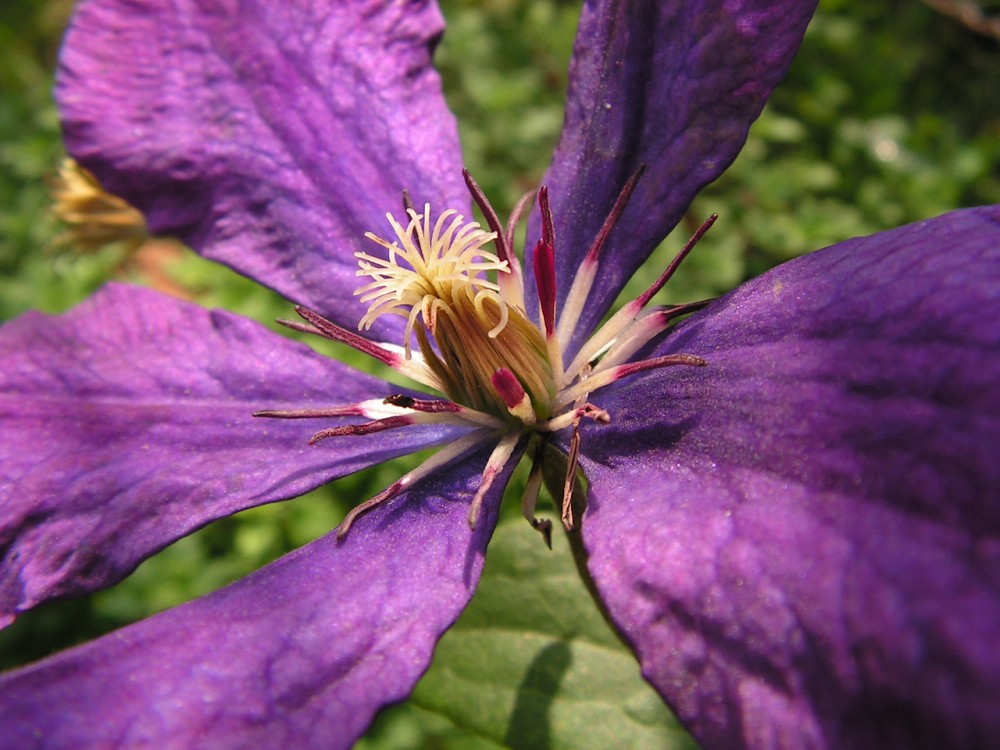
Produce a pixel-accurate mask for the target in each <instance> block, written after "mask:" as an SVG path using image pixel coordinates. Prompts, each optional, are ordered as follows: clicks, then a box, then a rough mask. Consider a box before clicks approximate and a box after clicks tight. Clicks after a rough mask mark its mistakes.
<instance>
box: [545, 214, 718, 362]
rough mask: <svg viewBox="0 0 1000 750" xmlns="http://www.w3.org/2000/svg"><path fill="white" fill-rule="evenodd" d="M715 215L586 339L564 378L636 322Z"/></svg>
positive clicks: (712, 222)
mask: <svg viewBox="0 0 1000 750" xmlns="http://www.w3.org/2000/svg"><path fill="white" fill-rule="evenodd" d="M718 218H719V215H718V214H712V215H711V216H709V217H708V218H707V219H706V220H705V221H704V222H702V225H701V226H700V227H699V228H698V230H697V231H696V232H695V233H694V234H693V235H691V238H690V239H689V240H688V241H687V243H686V244H685V245H684V247H682V248H681V250H680V252H679V253H677V255H676V256H675V257H674V259H673V260H672V261H671V262H670V265H668V266H667V268H666V270H665V271H664V272H663V273H662V274H660V276H659V278H658V279H657V280H656V281H655V282H653V284H652V286H650V287H649V288H648V289H647V290H646V291H645V292H643V293H642V294H641V295H639V297H637V298H636V299H634V300H632V301H631V302H628V303H626V304H625V305H624V306H622V308H621V309H620V310H618V312H616V313H615V314H614V315H612V316H611V318H610V319H609V320H608V322H607V323H605V324H604V325H603V326H601V327H600V328H599V329H598V330H597V332H596V333H594V334H593V335H592V336H591V337H590V338H589V339H588V340H587V342H586V343H585V344H584V345H583V346H582V347H581V349H580V351H579V352H577V354H576V356H575V357H574V358H573V362H572V363H571V364H570V366H569V367H568V368H566V375H565V377H566V379H567V380H568V381H569V380H572V379H573V378H575V377H576V376H577V375H578V374H579V373H580V371H581V370H582V369H583V367H584V366H585V365H586V364H587V363H588V362H591V361H593V360H594V358H595V357H596V356H597V355H598V353H599V352H600V351H601V350H603V349H604V348H606V347H607V346H608V345H609V344H610V342H611V341H613V340H614V339H615V338H616V337H617V336H618V335H619V334H620V333H621V332H622V331H623V330H625V328H627V327H628V326H629V325H631V324H632V322H633V321H635V319H636V318H637V317H638V316H639V314H640V313H641V312H642V310H643V308H644V307H645V306H646V305H647V304H649V301H650V300H651V299H652V298H653V295H655V294H656V293H657V292H659V291H660V289H662V288H663V285H664V284H666V283H667V281H669V280H670V278H671V277H672V276H673V275H674V273H675V272H676V271H677V269H678V268H679V267H680V265H681V263H682V262H683V261H684V259H685V258H687V256H688V254H689V253H690V252H691V251H692V250H693V249H694V247H695V245H697V244H698V242H699V241H700V240H701V238H702V237H704V236H705V233H706V232H707V231H708V230H709V229H711V228H712V225H713V224H714V223H715V222H716V220H717V219H718ZM574 283H575V282H574ZM588 291H589V289H588ZM704 304H707V301H706V302H702V303H698V302H695V303H691V305H692V306H694V305H701V306H704ZM695 309H699V308H694V307H692V308H689V309H687V310H685V312H694V310H695ZM681 314H683V313H680V312H677V313H676V314H675V315H674V316H673V317H677V316H679V315H681ZM564 315H565V312H564ZM561 322H562V321H560V323H561ZM560 340H561V339H560Z"/></svg>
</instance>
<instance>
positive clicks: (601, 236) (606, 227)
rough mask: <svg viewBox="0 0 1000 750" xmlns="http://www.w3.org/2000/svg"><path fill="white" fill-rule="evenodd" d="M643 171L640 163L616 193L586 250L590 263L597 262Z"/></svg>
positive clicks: (644, 168)
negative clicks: (588, 248) (592, 242)
mask: <svg viewBox="0 0 1000 750" xmlns="http://www.w3.org/2000/svg"><path fill="white" fill-rule="evenodd" d="M645 171H646V165H645V164H640V165H639V168H638V169H637V170H636V171H635V173H634V174H633V175H632V176H631V177H629V178H628V182H626V183H625V187H623V188H622V191H621V193H619V194H618V200H616V201H615V205H614V207H613V208H612V209H611V213H609V214H608V216H607V218H606V219H605V220H604V224H602V225H601V230H600V231H599V232H598V233H597V236H596V237H595V238H594V244H592V245H591V246H590V250H588V251H587V257H586V259H587V261H589V262H591V263H596V262H597V259H598V258H599V257H600V255H601V251H602V250H603V249H604V245H605V244H606V243H607V241H608V237H609V236H611V230H612V229H614V228H615V225H616V224H617V223H618V220H619V219H620V218H621V217H622V214H623V213H625V207H626V206H628V202H629V199H630V198H631V197H632V193H633V192H635V186H636V185H638V184H639V178H640V177H642V173H643V172H645Z"/></svg>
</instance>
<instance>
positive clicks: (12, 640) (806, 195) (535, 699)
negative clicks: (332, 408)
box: [0, 0, 1000, 748]
mask: <svg viewBox="0 0 1000 750" xmlns="http://www.w3.org/2000/svg"><path fill="white" fill-rule="evenodd" d="M442 5H443V6H444V11H445V15H446V17H447V18H448V19H449V22H450V27H449V31H448V33H447V35H446V37H445V40H444V42H443V44H442V46H441V48H440V50H439V53H438V61H439V66H440V68H441V70H442V74H443V76H444V79H445V85H446V91H447V95H448V97H449V101H450V102H451V104H452V106H453V108H454V109H455V111H456V113H457V114H458V116H459V120H460V123H461V128H462V138H463V142H464V146H465V150H466V161H467V164H468V166H469V167H470V169H472V171H473V173H474V174H475V175H476V176H477V178H478V179H479V180H480V182H481V183H482V184H483V186H484V188H485V189H486V191H487V193H488V194H489V195H490V196H491V198H492V199H493V201H494V203H495V204H496V205H497V207H498V209H500V210H501V213H505V212H506V211H507V210H509V208H510V207H511V206H512V205H513V203H514V202H515V201H516V200H517V199H518V198H519V197H520V196H521V195H522V194H523V193H524V192H525V191H527V190H530V189H532V188H534V187H535V186H537V184H538V181H539V179H540V178H541V176H542V174H543V172H544V170H545V168H546V166H547V164H548V159H549V155H550V153H551V151H552V148H553V146H554V144H555V141H556V139H557V137H558V133H559V128H560V125H561V122H562V107H563V97H564V94H565V86H566V68H567V64H568V60H569V56H570V53H571V50H572V41H573V34H574V31H575V25H576V20H577V17H578V12H579V10H578V4H577V3H576V2H567V1H563V0H483V1H481V2H480V1H476V0H442ZM998 5H1000V4H997V3H993V11H994V12H997V10H998V8H997V6H998ZM989 6H990V4H989V3H986V4H984V7H986V8H987V9H988V8H989ZM70 9H71V3H70V2H67V1H66V0H52V1H51V2H39V1H37V0H4V3H3V4H2V6H0V49H2V50H4V51H3V52H2V53H0V92H2V98H0V320H4V319H9V318H11V317H14V316H16V315H18V314H19V313H21V312H23V311H24V310H26V309H28V308H31V307H36V308H40V309H43V310H45V311H48V312H60V311H63V310H65V309H67V308H68V307H70V306H72V305H73V304H75V303H76V302H78V301H79V300H81V299H83V298H84V297H86V296H87V295H88V294H90V293H91V292H92V291H93V290H95V289H96V288H97V287H98V286H100V284H101V283H103V282H104V281H105V280H107V279H109V278H125V279H129V280H132V281H135V282H137V283H150V282H151V281H152V282H154V283H157V284H161V285H162V283H163V281H162V278H161V277H160V276H159V275H157V276H150V275H149V274H148V272H147V271H144V270H143V267H141V266H139V265H137V264H135V263H132V262H129V261H127V260H126V257H125V254H124V251H123V250H122V248H114V247H111V248H107V249H105V250H103V251H101V252H99V253H96V254H91V255H85V256H84V255H76V254H72V253H67V252H65V251H57V250H55V249H54V248H55V244H56V243H55V240H56V237H57V235H58V233H59V231H60V229H59V227H58V226H56V225H55V223H54V221H52V220H51V219H50V217H49V214H48V208H47V207H48V202H49V198H48V191H49V186H48V180H49V179H50V176H51V175H52V173H53V171H54V169H55V167H56V165H57V164H58V162H59V159H60V158H61V153H62V152H61V147H60V143H59V130H58V118H57V115H56V112H55V108H54V105H53V104H52V101H51V94H50V91H51V83H52V71H53V68H54V65H55V59H56V53H57V48H58V42H59V38H60V35H61V31H62V28H63V27H64V24H65V22H66V18H67V16H68V13H69V11H70ZM998 74H1000V43H998V42H997V40H995V39H990V38H987V37H982V36H978V35H976V34H974V33H972V32H971V31H969V30H968V29H965V28H964V27H962V26H961V25H960V24H958V23H956V22H954V21H952V20H951V19H948V18H945V17H943V16H941V15H938V14H936V13H935V12H934V11H932V10H931V9H930V8H928V7H927V6H926V5H924V4H922V3H920V2H918V1H917V0H896V1H889V0H886V1H885V2H880V3H866V2H861V1H860V0H823V2H821V4H820V11H819V13H818V15H817V17H816V19H815V21H814V22H813V24H812V26H811V27H810V29H809V32H808V34H807V38H806V41H805V44H804V46H803V48H802V51H801V53H800V55H799V57H798V58H797V60H796V62H795V65H794V67H793V68H792V71H791V73H790V74H789V76H788V79H787V81H786V83H785V84H784V85H783V86H782V87H781V88H779V90H778V92H777V93H776V94H775V95H774V97H773V98H772V100H771V103H770V104H769V105H768V108H767V109H766V111H765V113H764V115H763V116H762V117H761V119H760V121H759V122H758V123H757V124H756V125H755V127H754V129H753V131H752V133H751V138H750V141H749V142H748V144H747V146H746V148H745V149H744V151H743V153H742V155H741V156H740V157H739V159H738V160H737V162H736V163H735V164H734V166H733V167H732V168H731V169H730V170H729V171H728V172H727V173H726V174H725V175H724V176H723V177H722V178H721V179H720V180H719V181H718V182H717V183H716V184H714V185H712V186H710V187H709V188H708V189H707V190H706V191H705V192H704V193H703V195H702V196H700V197H699V198H698V199H697V201H696V202H695V204H694V206H693V207H692V209H691V212H690V215H689V217H688V220H687V221H686V222H685V224H687V225H689V226H682V228H681V229H680V230H679V231H678V232H677V233H675V235H673V236H671V237H670V238H668V240H667V241H666V242H665V243H664V246H663V248H661V250H660V251H658V252H657V255H656V257H655V258H654V259H653V260H652V261H651V263H650V265H649V268H650V273H655V272H656V271H657V270H658V269H660V268H662V267H663V264H664V263H665V262H666V259H667V258H668V257H669V256H670V254H671V253H672V252H674V251H675V250H676V249H677V248H678V247H679V245H680V244H681V243H682V242H683V241H684V239H685V238H686V237H685V236H684V235H686V233H687V232H688V231H690V228H691V227H692V226H696V225H697V223H699V222H700V220H701V219H703V218H704V217H706V216H707V215H708V214H710V213H712V212H717V213H719V214H720V216H721V220H720V221H719V222H718V224H717V225H716V227H715V228H713V230H712V231H711V232H710V233H709V236H708V238H707V239H706V240H704V241H703V243H702V245H701V246H700V247H699V249H698V251H697V252H696V253H695V254H694V256H693V257H692V258H691V259H690V260H689V261H688V262H687V263H686V266H685V267H684V268H683V269H682V271H681V273H680V274H679V275H678V277H677V279H676V281H674V282H672V283H671V285H670V287H669V288H668V290H666V292H665V298H666V300H668V301H673V302H680V301H687V300H692V299H700V298H703V297H707V296H713V295H717V294H721V293H723V292H725V291H726V290H728V289H730V288H732V287H733V286H735V285H737V284H739V283H740V282H741V281H743V280H745V279H747V278H749V277H752V276H754V275H757V274H759V273H761V272H763V271H765V270H766V269H768V268H770V267H771V266H773V265H775V264H777V263H780V262H782V261H784V260H786V259H789V258H792V257H794V256H796V255H799V254H802V253H804V252H808V251H810V250H813V249H817V248H820V247H823V246H826V245H829V244H831V243H834V242H837V241H839V240H842V239H845V238H847V237H851V236H855V235H859V234H868V233H872V232H875V231H878V230H880V229H884V228H888V227H892V226H896V225H899V224H903V223H907V222H912V221H918V220H921V219H925V218H928V217H931V216H934V215H936V214H939V213H942V212H944V211H947V210H950V209H952V208H957V207H961V206H969V205H977V204H983V203H1000V169H998V167H1000V100H998V99H997V96H996V91H997V86H998ZM157 273H158V274H160V273H162V274H163V275H165V276H166V277H167V278H168V279H169V280H170V281H171V283H172V284H175V285H177V286H178V287H179V288H181V289H183V290H185V291H186V293H187V294H189V295H190V296H192V297H193V298H195V299H196V300H198V301H199V302H201V303H202V304H204V305H206V306H223V307H227V308H229V309H233V310H236V311H238V312H241V313H243V314H245V315H248V316H250V317H252V318H255V319H257V320H259V321H265V322H266V321H272V320H273V319H274V318H276V317H279V316H283V315H287V314H288V307H289V306H288V304H287V303H286V302H285V301H284V300H281V299H278V298H275V297H274V295H272V294H271V293H269V292H266V291H265V290H263V289H262V288H261V287H258V286H257V285H255V284H253V283H252V282H249V281H247V280H245V279H241V278H238V277H236V276H235V274H233V273H232V272H230V271H228V270H227V269H224V268H221V267H218V266H214V265H213V264H211V263H208V262H206V261H203V260H200V259H198V258H197V257H195V256H193V255H191V254H187V255H182V256H181V257H180V258H179V259H178V260H176V261H169V262H167V263H165V264H162V266H161V267H158V269H157ZM646 283H648V279H645V278H643V279H637V280H636V281H635V283H634V288H633V289H632V290H631V291H632V292H633V293H634V292H637V291H639V290H641V288H643V287H644V286H645V285H646ZM335 353H336V354H338V355H343V354H344V353H343V352H340V351H337V352H335ZM358 365H359V366H362V367H364V368H365V369H371V368H370V366H369V365H368V364H367V363H358ZM405 469H406V464H405V462H402V463H396V464H393V465H390V466H387V467H378V468H375V469H372V470H370V471H367V472H363V473H361V474H359V475H356V476H353V477H349V478H347V479H345V480H342V481H340V482H337V483H335V484H334V485H331V486H330V487H326V488H322V489H321V490H318V491H316V492H314V493H312V494H310V495H309V496H307V497H305V498H300V499H297V500H295V501H293V502H287V503H279V504H276V505H273V506H269V507H264V508H257V509H254V510H251V511H247V512H245V513H242V514H240V515H239V516H236V517H234V518H229V519H224V520H221V521H219V522H217V523H215V524H212V525H211V526H210V527H208V528H206V529H204V530H202V531H200V532H198V533H196V534H193V535H192V536H190V537H188V538H186V539H183V540H181V541H179V542H177V543H176V544H175V545H173V546H172V547H170V548H169V549H167V550H165V551H164V552H162V553H161V554H159V555H157V556H156V557H154V558H153V559H151V560H149V561H148V562H147V563H145V564H144V565H142V566H141V567H140V568H139V569H138V570H137V571H136V573H135V574H134V575H133V576H131V577H130V578H129V579H128V580H127V581H125V582H124V583H122V584H120V585H119V586H116V587H114V588H112V589H111V590H109V591H105V592H101V593H99V594H96V595H93V596H91V597H87V598H85V599H82V600H77V601H70V602H60V603H55V604H52V605H49V606H45V607H42V608H40V609H39V610H38V611H35V612H32V613H29V614H27V615H25V616H24V617H22V618H21V619H20V620H19V621H18V622H17V623H16V624H15V625H14V626H12V627H11V628H9V629H8V630H7V631H5V632H4V633H2V634H0V666H2V667H12V666H17V665H20V664H25V663H27V662H29V661H31V660H34V659H36V658H39V657H42V656H44V655H45V654H47V653H50V652H52V651H54V650H57V649H60V648H64V647H67V646H69V645H72V644H74V643H78V642H81V641H83V640H87V639H89V638H92V637H95V636H97V635H100V634H102V633H105V632H107V631H109V630H111V629H114V628H116V627H119V626H121V625H124V624H127V623H129V622H132V621H134V620H136V619H140V618H142V617H144V616H147V615H149V614H151V613H154V612H157V611H160V610H162V609H164V608H167V607H170V606H173V605H175V604H178V603H180V602H183V601H187V600H188V599H190V598H192V597H195V596H198V595H201V594H203V593H206V592H208V591H212V590H214V589H217V588H218V587H220V586H222V585H224V584H226V583H228V582H229V581H232V580H234V579H236V578H238V577H239V576H241V575H243V574H245V573H247V572H249V571H251V570H254V569H256V568H258V567H260V566H261V565H264V564H266V563H267V562H269V561H270V560H273V559H274V558H276V557H277V556H279V555H281V554H282V553H284V552H286V551H288V550H290V549H293V548H295V547H297V546H300V545H302V544H304V543H306V542H308V541H310V540H312V539H314V538H316V537H318V536H320V535H322V534H324V533H326V532H327V531H328V530H330V529H331V528H333V527H334V526H335V525H336V524H337V522H338V520H339V519H340V518H341V517H342V515H343V513H344V512H345V511H346V509H347V508H349V507H350V506H351V505H353V504H354V503H356V502H359V501H361V500H364V499H366V498H367V497H369V496H371V495H373V494H375V493H376V492H377V491H379V490H380V489H381V488H382V487H384V486H385V485H386V484H388V483H390V482H391V481H392V480H393V479H394V478H396V477H398V476H399V474H400V473H402V472H403V471H405ZM233 470H234V471H238V470H239V467H234V468H233ZM517 483H518V482H517V481H515V485H517ZM516 493H517V487H516V486H515V487H513V488H512V490H511V495H515V494H516ZM509 505H510V507H509V508H508V509H507V511H508V515H509V516H517V510H516V505H517V503H516V502H512V503H509ZM560 541H561V540H560ZM588 612H589V614H588ZM568 614H571V615H572V616H567V615H568ZM570 625H572V627H570ZM603 726H610V727H613V728H614V733H613V734H612V735H611V736H612V737H614V738H616V742H617V744H615V745H609V744H607V743H608V738H607V735H605V734H602V733H601V732H597V731H588V729H591V730H594V729H596V728H599V727H603ZM686 743H688V740H686V739H684V737H683V735H680V734H678V732H677V729H676V727H675V725H674V724H673V722H672V719H671V718H670V716H669V714H668V713H667V712H666V711H665V710H664V709H663V708H662V706H661V704H659V701H658V700H657V699H656V697H655V694H653V693H652V691H651V690H650V689H649V688H648V686H646V685H645V683H643V682H642V680H641V678H640V677H639V674H638V669H637V666H636V665H635V663H634V661H633V660H631V658H630V657H629V655H628V652H627V651H626V650H625V649H624V647H623V646H622V645H621V644H620V643H619V642H618V641H617V639H616V638H615V636H614V635H613V634H612V632H611V631H610V629H609V628H608V627H607V625H606V624H605V623H604V622H603V621H602V620H601V619H600V618H599V617H598V616H596V610H595V609H594V608H593V605H592V603H591V602H590V601H589V599H588V598H587V594H586V592H585V591H584V590H583V589H582V587H581V586H580V583H579V580H578V579H577V578H575V576H574V575H573V574H572V568H571V566H569V563H568V558H567V553H566V550H565V545H564V544H562V543H560V544H557V548H556V551H555V552H553V553H551V554H550V553H548V552H547V551H544V550H543V549H542V548H541V545H540V544H539V540H538V539H537V537H536V536H535V535H534V533H533V532H532V531H531V530H530V529H529V528H528V527H527V526H526V525H524V524H523V522H520V523H518V524H513V523H508V522H507V521H505V522H504V523H503V524H502V525H501V529H500V531H499V532H498V536H497V538H496V539H495V541H494V543H493V545H492V547H491V559H490V561H489V563H488V565H487V572H486V575H485V578H484V582H483V585H482V587H481V590H480V592H479V594H477V598H476V601H475V602H474V604H473V607H472V608H471V609H470V611H469V612H468V613H467V614H466V615H465V616H464V617H463V619H462V620H461V621H460V623H459V625H458V626H457V627H456V629H455V630H454V631H453V632H452V633H450V634H449V635H448V636H447V637H446V638H445V640H444V641H443V642H442V645H441V647H440V649H439V654H438V659H437V660H436V662H435V665H434V666H433V667H432V669H431V671H430V673H429V674H428V676H427V677H426V678H425V680H424V681H423V683H421V685H420V687H419V688H418V690H417V692H416V694H415V696H414V698H413V699H412V700H411V701H410V703H408V704H406V705H404V706H400V707H396V708H393V709H390V710H389V711H387V712H385V713H384V714H383V715H382V716H381V717H380V719H379V721H378V722H377V723H376V726H375V727H374V728H373V730H372V732H371V733H370V735H369V737H367V738H366V739H365V740H364V741H363V744H364V746H365V747H368V748H418V747H442V748H444V747H456V748H457V747H476V746H482V747H498V746H513V747H525V748H529V747H530V748H546V747H565V748H586V747H611V746H619V747H662V746H667V745H674V744H676V745H677V746H684V745H686Z"/></svg>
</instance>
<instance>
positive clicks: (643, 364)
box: [616, 354, 708, 379]
mask: <svg viewBox="0 0 1000 750" xmlns="http://www.w3.org/2000/svg"><path fill="white" fill-rule="evenodd" d="M673 365H689V366H691V367H705V366H706V365H708V362H707V361H706V360H704V359H702V358H701V357H699V356H698V355H696V354H668V355H666V356H664V357H653V358H652V359H643V360H640V361H638V362H629V363H627V364H624V365H619V366H618V367H617V368H616V370H617V372H618V378H619V379H621V378H626V377H628V376H629V375H635V374H636V373H637V372H644V371H645V370H655V369H657V368H660V367H672V366H673Z"/></svg>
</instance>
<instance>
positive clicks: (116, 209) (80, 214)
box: [52, 158, 149, 252]
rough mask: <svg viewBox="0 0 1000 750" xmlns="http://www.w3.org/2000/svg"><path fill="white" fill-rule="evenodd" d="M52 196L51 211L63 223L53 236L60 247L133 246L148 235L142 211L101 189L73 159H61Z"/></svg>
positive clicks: (89, 173)
mask: <svg viewBox="0 0 1000 750" xmlns="http://www.w3.org/2000/svg"><path fill="white" fill-rule="evenodd" d="M52 199H53V206H52V211H53V213H54V214H55V216H56V218H58V219H59V221H60V222H62V223H63V224H64V225H65V227H66V231H65V232H63V233H62V234H61V235H60V236H59V237H58V238H57V239H56V243H57V244H58V245H59V246H61V247H67V248H70V249H72V250H76V251H81V252H94V251H97V250H100V249H101V248H102V247H105V246H107V245H112V244H115V243H117V242H124V243H128V248H129V250H134V249H135V248H137V247H138V246H139V245H141V244H142V243H143V242H145V241H146V239H148V238H149V230H148V228H147V226H146V219H145V217H144V216H143V215H142V212H140V211H139V210H138V209H137V208H134V207H133V206H131V205H129V204H128V203H127V202H126V201H125V200H123V199H122V198H119V197H118V196H117V195H112V194H111V193H109V192H107V191H106V190H104V188H103V187H101V183H100V182H98V180H97V178H96V177H95V176H94V175H93V174H92V173H91V172H89V171H88V170H86V169H84V168H83V167H81V166H80V165H79V164H78V163H77V162H76V161H75V160H74V159H70V158H66V159H64V160H63V163H62V165H61V166H60V167H59V173H58V175H57V177H56V179H55V184H54V186H53V189H52Z"/></svg>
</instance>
